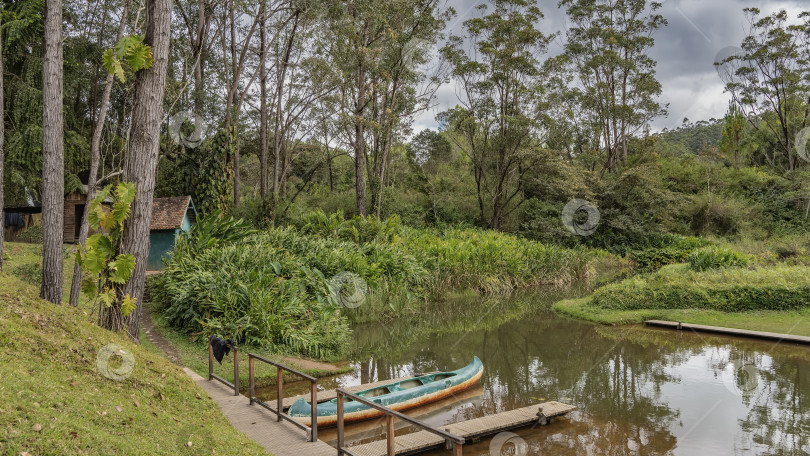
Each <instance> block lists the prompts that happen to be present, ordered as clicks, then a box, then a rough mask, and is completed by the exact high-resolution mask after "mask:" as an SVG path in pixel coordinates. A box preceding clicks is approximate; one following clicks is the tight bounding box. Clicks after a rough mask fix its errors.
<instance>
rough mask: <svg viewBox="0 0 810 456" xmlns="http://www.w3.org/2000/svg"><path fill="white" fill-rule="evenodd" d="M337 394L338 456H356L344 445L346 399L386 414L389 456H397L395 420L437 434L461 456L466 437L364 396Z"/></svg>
mask: <svg viewBox="0 0 810 456" xmlns="http://www.w3.org/2000/svg"><path fill="white" fill-rule="evenodd" d="M336 392H337V420H338V421H337V454H338V456H343V455H349V456H355V455H354V453H352V452H351V450H349V449H347V448H344V447H343V444H344V443H345V440H344V439H345V435H344V431H343V424H344V423H343V401H344V398H345V397H348V398H349V399H351V400H353V401H357V402H359V403H361V404H364V405H367V406H369V407H371V408H373V409H375V410H379V411H380V412H383V413H384V414H385V418H386V428H387V432H386V437H385V438H386V443H387V448H388V451H387V454H388V456H395V455H396V447H395V446H394V419H395V418H396V419H400V420H402V421H406V422H408V423H410V424H413V425H415V426H418V427H420V428H422V429H424V430H426V431H428V432H430V433H432V434H436V435H438V436H439V437H442V438H443V439H444V440H445V442H446V444H447V449H448V450H449V449H452V450H453V456H461V452H462V447H463V446H464V437H459V436H457V435H453V434H451V433H449V432H446V431H443V430H441V429H436V428H434V427H431V426H430V425H428V424H427V423H424V422H422V421H419V420H417V419H414V418H411V417H409V416H407V415H403V414H402V413H399V412H397V411H396V410H391V409H389V408H388V407H384V406H382V405H380V404H377V403H375V402H372V401H370V400H368V399H366V398H364V397H362V396H358V395H357V394H353V393H350V392H348V391H346V390H344V389H341V388H338V389H337V390H336Z"/></svg>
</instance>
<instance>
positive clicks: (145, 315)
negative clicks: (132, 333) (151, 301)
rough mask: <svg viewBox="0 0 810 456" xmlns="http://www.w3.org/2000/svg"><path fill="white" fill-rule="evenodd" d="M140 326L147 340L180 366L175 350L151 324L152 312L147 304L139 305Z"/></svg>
mask: <svg viewBox="0 0 810 456" xmlns="http://www.w3.org/2000/svg"><path fill="white" fill-rule="evenodd" d="M141 327H142V328H143V332H144V334H146V337H147V338H148V339H149V341H150V342H152V343H153V344H155V345H157V346H158V347H160V349H161V350H163V353H165V354H166V357H167V358H169V361H171V362H173V363H175V364H177V365H181V366H182V364H181V362H180V356H178V355H177V350H175V349H174V347H172V345H171V344H170V343H169V341H168V340H166V339H165V338H164V337H163V336H161V335H160V333H159V332H157V331H156V330H155V325H154V324H152V314H150V313H149V309H147V306H143V307H141Z"/></svg>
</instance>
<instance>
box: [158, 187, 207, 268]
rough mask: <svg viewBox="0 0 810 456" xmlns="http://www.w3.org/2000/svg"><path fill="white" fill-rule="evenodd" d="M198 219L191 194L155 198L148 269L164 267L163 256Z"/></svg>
mask: <svg viewBox="0 0 810 456" xmlns="http://www.w3.org/2000/svg"><path fill="white" fill-rule="evenodd" d="M196 220H197V210H196V209H195V208H194V203H193V202H192V201H191V197H190V196H171V197H168V198H155V200H154V202H153V204H152V225H151V226H150V232H149V260H148V261H147V263H146V269H147V270H149V271H155V270H158V269H161V268H163V257H165V256H166V255H167V254H168V253H169V252H171V251H172V249H174V243H175V241H176V240H177V236H179V235H180V233H181V232H183V231H186V232H187V231H189V230H190V229H191V225H192V224H193V223H195V222H196Z"/></svg>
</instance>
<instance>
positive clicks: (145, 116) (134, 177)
mask: <svg viewBox="0 0 810 456" xmlns="http://www.w3.org/2000/svg"><path fill="white" fill-rule="evenodd" d="M171 16H172V0H146V33H145V36H144V43H145V44H146V45H148V46H151V48H152V58H153V64H152V66H151V67H149V68H147V69H144V70H141V71H138V72H137V73H136V76H135V77H136V81H135V104H134V106H133V109H132V120H131V127H130V129H131V132H130V135H129V142H128V143H127V150H126V156H125V158H124V175H123V180H124V181H126V182H132V183H134V184H135V190H136V195H135V201H134V202H133V204H132V215H131V216H130V218H129V220H128V221H127V223H126V224H125V226H124V232H123V237H122V241H121V245H120V249H119V251H120V252H122V253H129V254H132V255H133V256H134V257H135V272H134V273H133V275H132V278H131V279H130V281H129V282H127V283H126V285H124V287H123V289H121V290H119V291H118V300H117V302H116V303H114V304H113V305H112V306H110V307H108V308H106V309H102V311H101V312H100V315H99V317H100V318H99V320H100V322H101V325H102V326H103V327H105V328H107V329H110V330H113V331H120V330H122V329H126V331H127V334H128V335H129V336H130V337H131V338H132V339H133V340H135V341H138V340H139V329H140V313H141V306H142V301H143V292H144V284H145V280H146V261H147V258H148V256H149V227H150V225H151V222H152V200H153V197H154V191H155V172H156V170H157V164H158V153H159V145H160V124H161V120H162V117H163V97H164V95H165V91H166V72H167V68H168V64H169V43H170V40H171ZM127 295H128V296H130V297H131V298H133V299H135V302H136V305H137V307H136V310H135V311H134V312H132V313H131V314H130V315H129V316H128V317H127V318H126V319H125V318H124V316H123V313H122V310H121V303H122V302H123V300H124V298H125V297H126V296H127Z"/></svg>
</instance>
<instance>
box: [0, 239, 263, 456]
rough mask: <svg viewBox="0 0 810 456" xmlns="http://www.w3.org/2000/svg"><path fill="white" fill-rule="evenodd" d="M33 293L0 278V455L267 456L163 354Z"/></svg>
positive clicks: (33, 288) (11, 265) (31, 287)
mask: <svg viewBox="0 0 810 456" xmlns="http://www.w3.org/2000/svg"><path fill="white" fill-rule="evenodd" d="M11 247H12V248H11V249H10V250H11V252H15V250H17V249H15V248H14V247H15V246H14V244H11ZM18 254H19V253H17V254H15V253H12V255H10V256H11V260H10V261H9V262H8V269H9V270H11V271H14V269H15V268H16V267H17V266H19V265H20V263H19V262H17V261H16V260H15V255H18ZM37 296H38V288H37V287H36V286H34V285H32V284H31V283H29V282H27V281H23V280H20V279H19V278H18V277H15V276H13V275H11V274H10V273H8V272H3V273H0V347H2V349H0V383H1V384H2V386H3V387H2V388H0V447H2V453H3V454H8V455H17V454H33V455H40V454H76V455H82V454H88V455H89V454H147V453H148V454H173V453H180V452H182V453H183V454H209V455H210V454H239V455H261V454H267V453H266V452H265V451H264V450H263V449H262V448H261V447H260V446H258V445H257V444H255V443H254V442H253V441H251V440H250V439H248V438H247V437H246V436H245V435H244V434H242V433H240V432H238V431H236V430H235V429H233V428H232V427H231V426H228V425H226V424H223V423H227V421H226V420H225V417H224V416H223V415H222V413H221V412H220V410H219V408H218V407H217V405H216V404H215V403H214V402H213V401H211V399H209V398H208V396H207V395H206V394H205V392H203V391H202V390H201V389H200V388H199V387H197V385H195V384H194V382H193V381H192V380H191V379H190V378H189V377H188V376H187V375H186V374H185V372H183V371H182V369H180V368H179V367H178V366H176V365H174V364H172V363H171V362H169V361H168V360H167V359H166V358H164V357H163V355H162V354H160V353H158V352H156V351H155V350H154V349H150V348H149V347H147V346H139V345H135V344H133V343H132V342H130V341H129V340H128V339H127V338H126V337H125V336H121V335H118V334H114V333H111V332H109V331H106V330H104V329H101V328H98V327H97V326H95V325H94V324H93V323H92V322H93V316H92V315H91V314H90V312H89V311H88V310H87V309H84V308H82V307H79V308H75V307H70V306H67V305H62V306H54V305H53V304H50V303H48V302H46V301H43V300H41V299H39V298H38V297H37ZM122 350H123V353H122ZM105 374H106V376H105Z"/></svg>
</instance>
